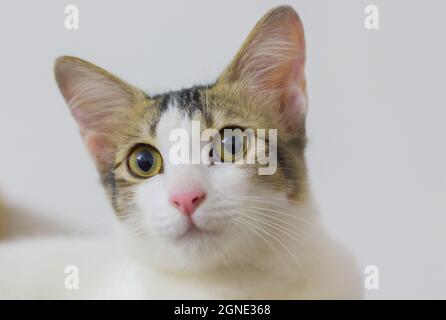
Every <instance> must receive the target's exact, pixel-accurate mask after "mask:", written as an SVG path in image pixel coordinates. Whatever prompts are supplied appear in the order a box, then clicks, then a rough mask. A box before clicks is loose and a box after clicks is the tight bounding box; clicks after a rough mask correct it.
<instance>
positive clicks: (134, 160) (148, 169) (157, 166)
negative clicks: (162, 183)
mask: <svg viewBox="0 0 446 320" xmlns="http://www.w3.org/2000/svg"><path fill="white" fill-rule="evenodd" d="M127 161H128V168H129V170H130V172H131V173H132V174H133V175H135V176H137V177H139V178H150V177H152V176H154V175H156V174H158V173H159V172H160V171H161V168H162V165H163V158H162V157H161V154H160V153H159V152H158V150H156V149H155V148H154V147H152V146H149V145H142V146H140V147H137V148H136V149H134V150H133V152H132V153H130V155H129V157H128V160H127Z"/></svg>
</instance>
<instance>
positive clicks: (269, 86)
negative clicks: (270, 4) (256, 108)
mask: <svg viewBox="0 0 446 320" xmlns="http://www.w3.org/2000/svg"><path fill="white" fill-rule="evenodd" d="M304 67H305V37H304V31H303V26H302V23H301V21H300V19H299V16H298V15H297V13H296V12H295V11H294V9H293V8H291V7H289V6H281V7H277V8H275V9H272V10H270V11H269V12H268V13H267V14H265V16H263V18H262V19H261V20H260V21H259V22H258V23H257V24H256V26H255V27H254V29H253V30H252V31H251V33H250V34H249V36H248V38H247V40H246V41H245V43H244V44H243V46H242V48H241V49H240V50H239V52H238V54H237V55H236V57H235V58H234V60H233V61H232V62H231V64H230V65H229V67H227V68H226V70H225V71H224V72H223V74H222V75H221V77H220V78H219V82H229V83H236V84H239V85H241V86H242V87H245V88H248V89H249V90H250V91H251V92H252V94H254V95H256V96H260V97H262V99H263V100H266V101H269V102H270V103H268V104H269V108H271V109H273V110H271V109H270V110H265V112H272V111H274V112H277V113H278V114H279V116H280V117H281V119H282V120H283V123H284V124H285V125H286V126H287V128H288V129H289V130H295V129H296V128H297V127H298V126H299V125H300V124H301V123H302V121H303V119H304V118H305V113H306V110H307V96H306V82H305V74H304Z"/></svg>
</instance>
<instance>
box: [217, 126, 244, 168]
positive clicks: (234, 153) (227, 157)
mask: <svg viewBox="0 0 446 320" xmlns="http://www.w3.org/2000/svg"><path fill="white" fill-rule="evenodd" d="M245 138H246V137H245V135H244V134H243V131H242V130H241V129H240V128H234V129H232V128H226V129H224V130H223V131H222V132H221V134H220V141H219V143H217V145H214V148H213V149H214V155H215V157H214V158H216V159H215V160H216V161H219V162H220V161H221V162H226V163H231V162H235V161H237V160H239V159H240V158H241V157H243V155H244V154H245V152H246V150H247V148H248V140H249V139H245Z"/></svg>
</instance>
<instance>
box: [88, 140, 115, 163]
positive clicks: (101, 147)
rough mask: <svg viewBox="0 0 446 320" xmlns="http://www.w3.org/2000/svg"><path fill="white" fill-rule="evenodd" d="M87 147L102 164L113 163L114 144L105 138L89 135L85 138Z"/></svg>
mask: <svg viewBox="0 0 446 320" xmlns="http://www.w3.org/2000/svg"><path fill="white" fill-rule="evenodd" d="M84 141H85V145H86V147H87V149H88V151H89V152H90V154H91V155H92V156H93V158H95V159H96V160H97V161H98V162H100V163H102V164H110V163H112V161H113V159H112V154H113V144H112V143H110V142H109V141H108V140H107V139H106V137H105V136H102V135H99V134H97V133H88V134H86V135H85V136H84Z"/></svg>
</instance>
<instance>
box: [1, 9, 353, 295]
mask: <svg viewBox="0 0 446 320" xmlns="http://www.w3.org/2000/svg"><path fill="white" fill-rule="evenodd" d="M304 66H305V40H304V32H303V27H302V24H301V21H300V19H299V17H298V15H297V14H296V12H295V11H294V10H293V9H292V8H291V7H286V6H284V7H278V8H275V9H273V10H271V11H269V12H268V13H267V14H266V15H265V16H264V17H263V18H262V19H261V20H260V21H259V22H258V23H257V25H256V26H255V28H254V30H253V31H252V32H251V33H250V35H249V36H248V38H247V40H246V42H245V43H244V45H243V46H242V48H241V49H240V51H239V52H238V53H237V55H236V56H235V58H234V59H233V61H232V62H231V63H230V65H229V66H228V67H227V68H226V69H225V70H224V72H223V73H222V74H221V75H220V77H219V78H218V80H217V81H216V82H215V83H214V84H211V85H208V86H198V87H192V88H189V89H183V90H179V91H175V92H169V93H166V94H161V95H156V96H150V95H148V94H146V93H145V92H143V91H141V90H139V89H137V88H135V87H133V86H131V85H129V84H127V83H125V82H123V81H122V80H120V79H118V78H117V77H116V76H114V75H111V74H110V73H108V72H107V71H105V70H103V69H101V68H99V67H97V66H94V65H92V64H91V63H89V62H86V61H84V60H81V59H78V58H73V57H61V58H59V59H58V60H57V61H56V64H55V76H56V80H57V83H58V85H59V88H60V90H61V93H62V95H63V96H64V98H65V100H66V102H67V104H68V105H69V108H70V110H71V113H72V115H73V117H74V119H75V120H76V122H77V124H78V126H79V129H80V133H81V136H82V138H83V140H84V142H85V145H86V147H87V149H88V151H89V153H90V154H91V156H92V157H93V159H94V161H95V163H96V166H97V168H98V171H99V174H100V177H101V181H102V183H103V185H104V187H105V190H106V192H107V194H108V196H109V198H110V201H111V204H112V206H113V209H114V212H115V213H116V218H117V219H116V227H117V233H118V235H119V236H118V237H117V239H119V241H118V242H116V243H115V242H113V241H112V240H90V239H85V240H78V241H74V240H69V239H58V240H57V241H55V240H45V241H43V240H42V241H40V242H36V241H33V243H14V244H10V245H8V246H5V245H4V246H3V248H0V258H2V259H3V260H5V261H6V260H7V257H8V256H12V255H13V254H14V255H15V259H12V260H8V262H7V263H6V265H5V264H0V265H1V266H0V271H1V277H3V278H4V279H1V280H2V282H0V294H3V295H4V296H13V297H57V298H61V297H63V298H79V297H80V298H109V297H111V298H191V299H205V298H233V299H239V298H245V299H271V298H291V299H295V298H358V297H359V296H360V287H359V281H358V274H357V272H356V266H355V262H354V259H353V258H352V257H351V256H350V255H349V254H348V253H347V252H346V251H344V249H343V248H342V247H341V246H340V245H339V244H337V243H336V242H335V241H333V240H332V239H331V238H330V237H329V236H328V235H327V234H326V233H325V231H324V229H323V227H322V226H321V224H320V222H319V217H318V212H317V208H316V207H315V204H314V202H313V200H312V197H311V192H310V190H309V185H308V181H307V169H306V164H305V156H304V150H305V144H306V134H305V115H306V112H307V93H306V82H305V76H304ZM194 121H195V122H199V123H200V126H201V128H202V129H203V130H204V129H206V128H213V129H216V130H217V131H218V132H222V131H223V129H225V128H242V129H243V128H252V129H265V128H267V129H268V128H270V129H276V130H277V142H276V145H275V146H276V147H277V168H276V170H275V173H274V174H271V175H261V174H259V170H258V169H260V168H261V167H262V164H260V163H253V164H246V163H236V162H235V163H234V161H232V160H234V158H235V157H236V156H237V153H238V152H240V154H241V156H242V157H244V156H245V155H246V154H247V153H249V152H252V151H253V150H252V149H253V148H254V147H253V146H252V145H250V144H249V143H247V146H246V149H245V147H242V148H241V151H240V150H237V147H236V145H237V143H240V142H242V140H240V139H243V138H240V137H238V136H237V135H235V134H234V135H232V136H230V138H229V140H227V139H226V136H225V135H224V136H223V135H222V137H221V140H219V139H216V141H218V143H219V145H221V146H222V148H223V149H224V148H226V146H227V145H229V146H230V147H229V149H228V148H227V150H229V151H230V152H232V154H230V156H233V157H234V158H232V159H231V161H230V163H219V162H220V161H218V160H224V157H225V156H223V157H222V156H220V154H221V152H217V150H218V149H216V148H215V144H213V145H212V144H211V147H210V149H200V150H199V151H198V152H200V153H201V152H202V150H205V154H206V157H204V158H205V161H202V162H200V163H198V164H175V163H172V161H171V160H170V157H169V155H170V154H171V148H172V141H171V140H170V139H169V136H170V135H171V133H172V131H174V130H176V129H179V128H181V129H183V130H185V132H188V133H190V132H191V130H192V129H191V128H192V124H193V123H194ZM260 141H263V145H264V146H265V145H267V142H268V141H267V138H264V139H263V140H262V139H260ZM271 146H272V145H267V146H266V148H267V149H268V150H269V151H271V150H270V149H269V148H270V147H271ZM195 152H197V151H195ZM192 156H193V155H192ZM20 259H24V260H26V261H27V265H33V264H34V265H36V266H38V267H36V268H34V269H36V270H38V272H39V274H40V276H39V277H36V276H33V275H32V274H30V273H27V272H25V271H24V270H17V263H18V262H17V261H19V260H20ZM73 264H74V265H76V266H77V267H78V268H79V272H80V274H79V275H80V283H81V284H80V288H79V289H78V290H72V291H70V290H65V289H64V288H63V284H64V280H63V279H64V278H63V277H64V274H63V271H62V270H64V266H65V265H73ZM36 270H34V271H35V272H37V271H36ZM19 271H21V273H20V272H19ZM8 272H9V274H8ZM5 275H6V276H5ZM18 275H20V276H18ZM17 279H19V280H17ZM17 281H19V284H18V283H17ZM27 281H29V283H28V284H27ZM16 288H19V289H20V290H21V291H18V290H19V289H16Z"/></svg>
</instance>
